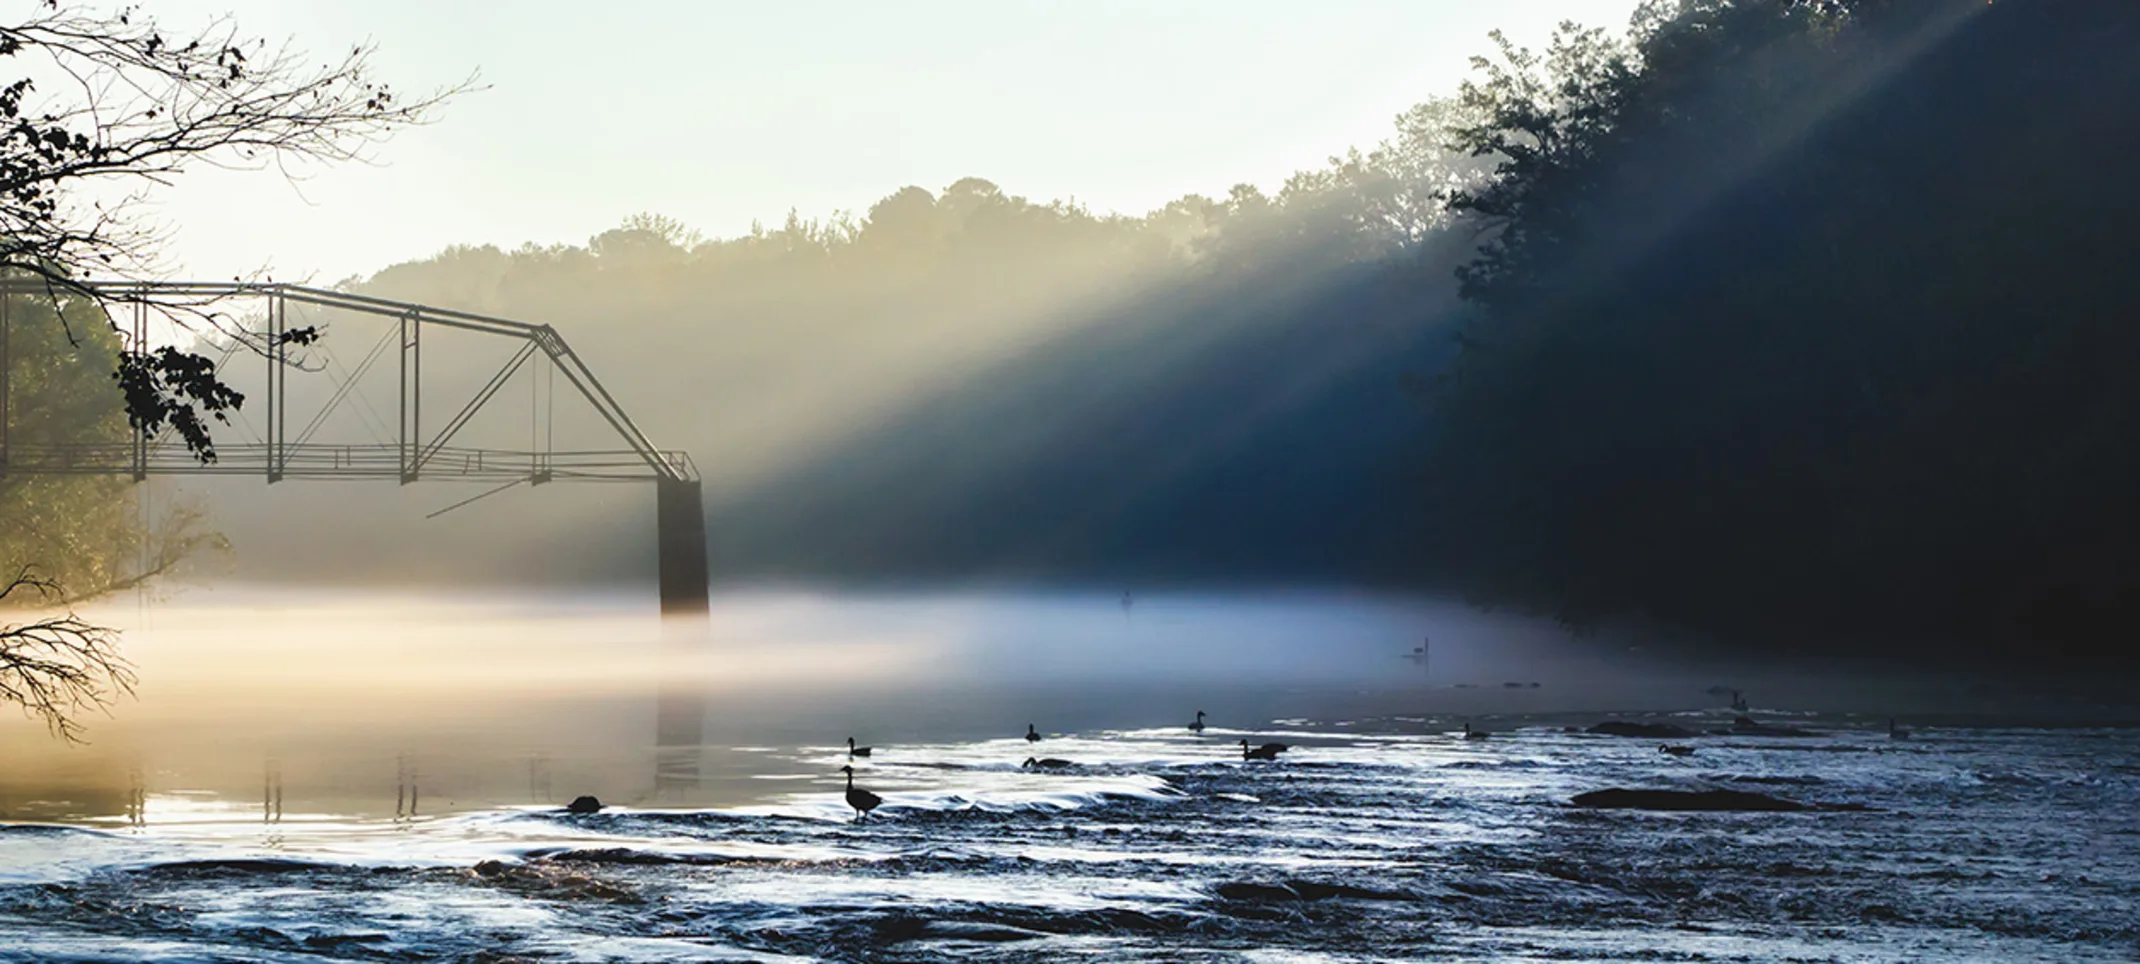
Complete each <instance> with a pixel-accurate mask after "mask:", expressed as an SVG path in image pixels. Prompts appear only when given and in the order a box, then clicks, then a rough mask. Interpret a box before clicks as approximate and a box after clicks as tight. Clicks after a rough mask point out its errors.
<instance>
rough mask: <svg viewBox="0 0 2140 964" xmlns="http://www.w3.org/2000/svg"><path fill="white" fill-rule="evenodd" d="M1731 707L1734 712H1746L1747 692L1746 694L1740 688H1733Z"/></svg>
mask: <svg viewBox="0 0 2140 964" xmlns="http://www.w3.org/2000/svg"><path fill="white" fill-rule="evenodd" d="M1731 709H1732V712H1735V713H1744V712H1746V694H1744V693H1741V692H1739V691H1738V690H1732V691H1731Z"/></svg>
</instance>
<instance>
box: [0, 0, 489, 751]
mask: <svg viewBox="0 0 2140 964" xmlns="http://www.w3.org/2000/svg"><path fill="white" fill-rule="evenodd" d="M369 57H370V48H369V47H365V46H361V45H360V46H357V47H353V48H351V49H350V50H349V51H348V52H347V53H346V54H343V55H341V56H339V57H336V58H331V59H330V60H329V61H328V62H327V63H325V64H322V65H320V66H317V67H314V66H312V65H313V63H314V61H313V60H312V59H311V58H310V57H308V56H306V55H303V54H301V53H299V52H298V51H295V50H293V49H291V48H289V47H288V46H283V47H279V48H271V47H269V46H268V44H267V43H266V42H265V41H264V40H261V39H258V38H249V37H244V36H241V35H240V34H239V33H238V32H237V30H236V28H235V27H234V26H233V25H232V24H231V23H230V22H229V21H227V20H226V21H218V22H216V23H214V24H212V25H210V26H209V27H207V28H206V29H204V30H201V31H199V32H197V33H191V34H186V35H167V34H166V33H165V32H164V31H162V30H161V29H160V28H159V27H158V26H157V25H156V23H155V22H154V21H153V20H149V19H147V18H144V17H141V16H140V15H139V14H138V13H137V12H135V11H133V10H131V9H122V10H120V11H118V12H116V13H108V14H106V13H95V12H87V11H85V10H82V9H79V8H75V7H72V6H63V5H61V4H60V3H59V2H58V0H46V2H44V3H42V4H41V5H39V6H38V7H37V8H36V9H35V11H34V12H33V13H31V14H30V15H28V16H25V17H24V18H23V19H21V20H19V21H18V22H16V23H13V24H10V25H5V26H0V64H5V65H6V66H7V67H12V68H13V69H14V70H15V71H17V72H18V75H17V77H16V79H14V80H13V81H12V82H7V83H5V84H4V85H0V281H5V282H7V283H8V286H9V290H8V291H7V292H6V293H0V297H7V298H11V299H13V298H17V297H18V295H19V294H20V293H21V292H23V291H25V290H27V291H41V292H42V294H43V295H44V296H45V301H46V303H47V305H49V310H48V312H47V314H46V315H45V317H44V319H42V320H46V321H50V322H52V323H53V324H52V325H50V326H48V327H52V328H56V329H58V332H59V335H60V337H59V338H50V339H45V340H44V341H45V343H43V344H35V345H33V344H30V341H29V340H28V339H25V341H24V343H23V345H22V346H21V347H23V348H36V349H40V350H42V351H43V352H44V357H42V358H34V359H31V358H25V359H24V362H25V369H26V371H28V370H31V369H34V370H35V371H36V373H37V374H38V375H39V376H40V377H39V378H36V379H29V381H31V382H33V384H30V385H27V386H25V391H24V398H25V400H26V401H29V402H32V403H35V404H36V405H39V406H42V407H41V408H37V409H35V410H30V411H25V412H18V413H16V416H15V418H14V419H11V421H13V422H14V423H15V424H34V428H32V429H31V432H32V433H33V434H34V433H35V432H38V431H62V430H64V431H69V432H78V433H80V434H79V435H73V436H69V440H80V438H81V437H85V436H96V435H100V434H109V433H111V432H112V431H114V430H116V429H118V428H119V426H118V425H117V424H116V423H115V417H116V416H115V415H114V413H113V410H112V409H110V408H106V407H103V406H99V405H96V404H94V403H92V402H91V401H89V400H87V399H85V398H83V397H81V392H82V388H83V386H84V384H85V380H84V379H83V378H81V377H79V376H80V375H82V374H87V373H91V372H95V373H96V374H98V375H101V374H104V373H108V374H109V375H110V377H111V380H112V381H114V382H116V383H117V387H118V389H119V394H118V399H117V401H118V403H119V404H118V406H117V410H118V412H121V413H123V421H124V425H125V428H126V429H130V430H131V431H133V432H138V433H141V434H143V435H152V436H153V435H155V434H157V433H160V432H162V431H165V430H166V429H168V430H171V431H174V432H176V433H177V435H178V436H179V437H180V439H181V440H182V441H183V442H184V444H185V445H186V446H187V448H188V450H189V451H191V452H192V453H194V455H195V456H196V457H197V458H199V459H200V460H201V461H203V462H212V461H214V460H215V447H214V442H213V439H212V438H211V435H210V429H209V426H210V424H211V423H212V422H217V421H223V420H226V419H227V418H228V413H229V412H230V411H232V410H235V409H237V408H238V407H240V406H242V405H243V404H244V401H245V398H244V396H243V395H242V394H241V393H239V392H237V391H235V390H233V389H232V388H231V387H230V386H229V385H227V384H225V383H224V382H223V380H222V379H221V377H220V376H219V375H218V373H217V371H216V362H215V361H214V360H212V359H210V358H208V357H207V356H205V355H202V354H200V353H198V352H195V351H192V350H190V349H188V348H182V347H177V346H170V345H163V346H152V345H149V344H139V343H129V342H125V341H123V340H122V338H123V337H124V335H123V334H122V333H121V332H120V329H119V327H118V326H117V325H116V324H115V323H114V322H113V321H112V320H111V316H110V314H109V313H108V312H105V311H102V310H100V306H98V305H96V304H93V301H94V300H95V299H96V298H98V297H99V296H100V294H99V291H98V290H97V289H95V288H93V287H91V286H90V285H89V283H90V282H92V281H98V280H124V279H131V278H144V277H149V276H153V275H154V274H155V273H156V272H157V266H158V253H159V249H160V242H161V241H162V239H163V236H164V235H163V230H162V228H161V227H160V226H158V225H157V224H155V223H154V222H153V221H152V220H151V219H150V218H149V217H148V215H147V213H146V210H145V208H144V206H143V205H144V202H145V201H146V200H147V197H148V192H149V191H150V190H151V189H153V188H155V187H157V186H159V185H164V184H168V183H170V182H171V181H172V180H173V179H175V178H177V177H179V176H181V175H183V174H184V173H185V172H186V171H188V170H192V169H195V168H197V167H199V166H200V165H204V164H206V165H213V166H219V167H226V168H227V167H239V168H255V169H267V168H270V167H272V168H275V169H278V170H283V171H286V172H287V171H289V170H291V169H292V168H293V167H301V166H303V165H305V164H308V163H332V162H340V161H351V160H358V159H361V158H363V157H364V156H365V155H366V152H367V151H368V149H369V148H371V147H372V146H373V145H376V144H377V143H379V142H380V141H381V140H382V139H383V138H385V137H386V136H387V135H389V134H390V133H391V132H393V131H394V130H396V129H398V128H400V127H403V126H406V125H410V124H417V123H421V122H423V121H425V120H426V119H427V118H428V117H429V116H430V115H431V114H432V113H433V112H434V111H435V110H436V109H437V108H438V107H439V106H440V105H441V104H443V103H444V102H445V100H446V99H447V98H448V97H450V96H451V95H453V94H454V93H457V92H459V91H461V90H466V89H468V85H467V84H463V85H461V86H460V87H458V88H454V89H451V90H446V91H439V92H434V93H430V94H425V95H420V96H417V97H413V98H409V97H404V96H402V95H401V94H399V93H398V92H396V91H394V90H392V89H390V88H389V87H388V86H387V85H385V84H384V83H380V82H377V81H374V80H373V79H372V78H371V77H370V71H369V69H368V60H369ZM0 69H6V67H0ZM471 79H472V78H471ZM25 282H27V284H25ZM102 307H108V306H102ZM156 307H158V308H159V309H162V310H164V311H165V312H166V314H167V316H168V317H171V318H172V319H173V320H175V321H177V322H178V323H180V324H181V325H182V326H185V327H187V328H190V329H192V330H194V331H196V332H197V333H210V334H214V335H218V336H220V337H221V338H222V339H224V340H227V341H230V342H233V343H235V344H237V345H240V346H243V347H246V348H250V349H253V350H255V351H262V352H264V351H266V350H267V349H269V348H272V347H274V346H273V345H272V344H270V342H269V341H268V336H266V335H265V334H264V333H262V332H260V331H257V330H254V329H252V328H249V327H248V326H247V324H246V323H245V322H244V320H243V319H238V318H233V317H231V316H229V315H228V314H227V313H226V312H224V311H223V310H221V309H220V308H219V306H218V305H217V303H216V302H214V301H212V300H209V301H199V302H192V303H182V304H177V305H171V304H162V305H158V306H156ZM23 314H25V315H28V314H30V313H29V312H24V313H23ZM39 320H40V319H37V318H28V319H26V323H25V325H24V327H23V332H24V333H25V334H36V333H37V332H38V330H39V326H38V325H37V324H35V322H37V321H39ZM317 336H318V332H317V331H316V330H315V329H310V328H303V329H296V330H292V331H289V332H286V333H284V334H282V335H280V336H279V340H281V341H284V342H289V343H295V344H305V343H309V342H311V341H312V340H313V339H314V338H316V337H317ZM62 341H63V342H64V344H65V346H67V347H68V348H71V349H73V352H74V356H75V357H73V358H72V359H67V360H66V362H71V363H72V365H73V366H75V367H73V368H71V369H70V368H68V367H66V363H63V361H62V360H61V359H60V357H59V351H58V349H59V348H60V344H61V342H62ZM99 368H101V369H102V371H101V372H99V371H97V369H99ZM91 380H92V381H94V380H95V379H91ZM103 390H104V391H106V392H108V391H109V388H108V387H107V388H105V389H103ZM25 415H34V416H35V417H36V418H38V419H41V420H42V421H39V422H36V423H28V422H26V421H25V420H24V416H25ZM0 479H5V482H4V488H0V505H4V506H5V508H6V509H7V510H8V511H9V518H8V520H7V521H8V529H9V530H10V531H9V532H7V533H5V535H7V536H10V537H11V538H9V539H7V540H5V541H4V542H0V548H6V549H10V550H18V551H19V550H29V551H37V550H45V551H60V552H62V553H65V554H67V555H68V556H69V558H68V559H67V560H65V562H64V563H63V568H70V569H71V570H72V571H76V572H78V573H80V574H82V575H84V576H86V577H88V578H87V580H86V581H87V582H88V585H87V586H84V585H83V584H82V583H80V582H77V583H76V586H77V588H78V589H88V590H90V591H92V592H93V591H95V590H99V589H102V590H108V589H110V588H112V587H114V586H117V585H121V584H123V582H124V580H125V577H121V576H117V575H115V574H113V573H111V572H110V571H108V568H107V567H104V566H101V565H99V564H98V563H99V562H100V561H101V560H102V559H103V557H104V556H105V555H106V554H108V553H110V552H111V550H112V546H111V543H110V540H109V539H108V538H99V537H98V535H97V533H96V532H94V531H93V530H96V529H97V528H98V526H99V525H100V524H101V523H102V522H103V521H104V520H107V519H108V518H109V516H110V510H111V508H112V507H113V506H114V505H115V504H121V502H120V499H119V498H118V495H117V493H116V492H115V491H112V489H113V487H112V486H110V485H108V484H106V483H104V482H102V481H101V480H91V481H77V480H67V481H62V482H56V483H51V484H41V483H39V482H31V483H21V482H18V481H17V480H14V479H7V478H6V477H5V476H0ZM178 519H179V522H178V523H177V529H176V530H175V531H170V530H167V531H166V532H165V533H164V534H163V535H164V536H165V538H164V539H162V540H161V542H160V546H159V549H158V552H157V554H156V559H154V560H151V561H150V562H149V564H148V567H147V570H148V571H160V570H162V569H164V568H167V567H168V566H170V565H172V564H173V563H175V561H176V559H177V558H178V557H180V556H183V555H184V554H185V553H186V552H187V551H189V550H190V549H192V548H195V547H198V546H199V545H202V544H204V543H206V542H211V541H213V540H214V538H215V537H214V536H212V535H203V534H201V533H199V532H198V531H197V530H195V529H194V528H193V526H192V522H193V521H195V520H196V519H197V517H195V516H190V515H187V514H185V513H181V514H180V515H179V516H178ZM106 535H107V536H108V534H106ZM70 543H72V544H70ZM143 577H144V574H143V573H141V572H137V573H135V574H133V577H132V578H143ZM26 594H34V596H35V597H36V599H35V600H34V601H35V602H40V603H45V604H50V603H52V602H55V601H60V600H64V599H65V598H67V597H65V596H64V595H63V594H62V593H61V590H60V585H59V583H58V582H57V581H55V580H53V579H51V578H48V577H45V576H43V575H39V574H36V573H34V572H33V570H31V569H30V568H28V567H26V566H25V567H23V568H21V569H19V570H17V575H16V577H15V578H14V579H13V580H12V581H11V582H10V583H9V584H8V585H7V586H6V588H5V589H0V601H12V602H16V603H22V602H27V601H28V600H25V599H24V596H25V595H26ZM10 597H13V598H12V600H11V599H10ZM116 640H117V636H116V634H115V633H113V632H111V631H109V630H106V629H103V628H100V627H96V626H93V625H90V624H88V623H85V622H82V621H81V620H79V619H77V618H76V617H75V616H74V615H73V614H72V613H66V614H63V615H56V616H48V617H46V618H43V619H39V620H36V621H33V622H31V623H28V624H24V625H20V626H10V627H8V628H6V629H5V630H0V701H12V702H15V703H18V704H21V705H22V706H24V707H25V708H26V709H27V710H28V711H29V712H30V713H32V714H33V715H36V716H38V717H40V718H42V719H43V720H44V721H45V723H46V725H47V726H48V727H50V728H51V729H52V731H53V732H54V733H55V734H57V735H59V736H61V737H63V738H66V739H70V740H73V739H78V738H79V728H78V727H79V724H78V722H77V718H78V716H79V714H80V713H81V712H83V711H86V710H89V709H95V708H103V707H105V706H107V705H108V704H109V702H110V701H111V700H112V699H113V698H115V697H116V696H118V695H121V694H124V693H127V692H130V691H131V688H132V682H133V675H132V671H131V669H130V668H129V667H128V666H127V664H126V663H125V662H124V661H123V660H121V659H120V658H119V657H118V655H117V650H116Z"/></svg>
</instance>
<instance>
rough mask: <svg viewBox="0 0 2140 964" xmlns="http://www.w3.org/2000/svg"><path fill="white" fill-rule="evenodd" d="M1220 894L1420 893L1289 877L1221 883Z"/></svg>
mask: <svg viewBox="0 0 2140 964" xmlns="http://www.w3.org/2000/svg"><path fill="white" fill-rule="evenodd" d="M1218 895H1219V896H1220V897H1222V898H1224V899H1226V900H1251V901H1272V900H1330V899H1332V898H1345V899H1350V900H1394V901H1405V900H1418V899H1419V895H1417V894H1412V893H1408V892H1405V891H1401V890H1376V889H1374V888H1372V887H1358V886H1354V885H1352V884H1336V883H1324V882H1322V881H1316V880H1287V881H1281V882H1279V883H1275V884H1265V883H1257V882H1254V881H1234V882H1232V883H1225V884H1220V885H1219V888H1218Z"/></svg>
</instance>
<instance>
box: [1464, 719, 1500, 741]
mask: <svg viewBox="0 0 2140 964" xmlns="http://www.w3.org/2000/svg"><path fill="white" fill-rule="evenodd" d="M1492 735H1493V734H1491V733H1488V732H1486V731H1485V730H1474V729H1472V728H1471V724H1469V723H1466V724H1464V739H1467V740H1483V739H1486V738H1487V737H1489V736H1492Z"/></svg>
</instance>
